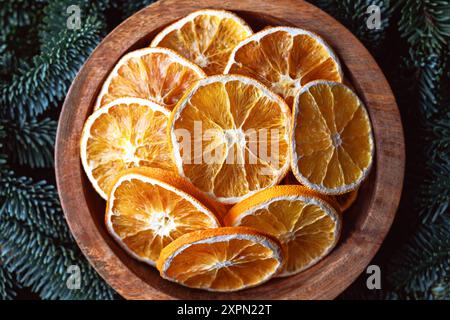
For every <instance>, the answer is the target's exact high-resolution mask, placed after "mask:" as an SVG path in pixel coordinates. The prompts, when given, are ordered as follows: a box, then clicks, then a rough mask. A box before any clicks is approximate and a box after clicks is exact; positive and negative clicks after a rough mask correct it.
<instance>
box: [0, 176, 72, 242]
mask: <svg viewBox="0 0 450 320" xmlns="http://www.w3.org/2000/svg"><path fill="white" fill-rule="evenodd" d="M0 176H1V181H2V184H1V185H0V219H2V218H14V219H16V220H17V221H21V222H24V223H27V224H28V225H30V226H34V227H35V228H36V229H38V230H39V232H41V233H42V234H44V235H46V236H48V237H53V238H58V239H59V240H60V241H61V242H63V243H72V242H73V238H72V236H71V234H70V231H69V229H68V227H67V224H66V222H65V220H64V218H63V213H62V210H61V207H60V204H59V199H58V193H57V191H56V188H55V187H54V186H53V185H50V184H48V183H46V182H45V181H39V182H34V181H33V180H32V179H30V178H27V177H16V176H15V175H14V172H12V171H9V170H2V171H0ZM0 221H1V220H0Z"/></svg>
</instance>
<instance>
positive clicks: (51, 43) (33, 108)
mask: <svg viewBox="0 0 450 320" xmlns="http://www.w3.org/2000/svg"><path fill="white" fill-rule="evenodd" d="M101 30H102V23H101V22H99V21H98V20H95V19H92V18H90V17H88V18H87V19H86V20H85V21H84V22H83V23H82V25H81V29H79V30H68V29H65V30H62V31H60V32H59V33H58V34H56V35H55V36H54V37H52V38H51V39H49V40H48V41H47V42H46V43H44V44H43V45H42V47H41V54H40V55H38V56H36V57H34V58H33V61H32V65H31V67H30V68H27V69H20V70H19V71H18V72H17V73H16V74H14V75H13V77H12V81H11V82H9V83H0V108H1V109H2V110H1V112H2V113H3V114H4V115H5V116H7V117H10V118H12V119H16V120H20V121H21V122H23V121H25V120H26V119H30V118H33V117H36V116H39V115H40V114H42V113H43V112H44V111H45V110H47V109H48V107H49V106H50V105H51V104H54V103H56V102H57V101H59V100H61V99H62V98H63V97H64V95H65V93H66V92H67V89H68V88H69V85H70V83H71V81H72V79H73V78H74V77H75V74H76V72H77V71H78V69H79V68H80V66H81V65H82V63H83V62H84V60H85V59H86V58H87V56H88V55H89V54H90V52H91V51H92V50H93V49H94V48H95V46H96V45H97V43H98V42H99V41H100V34H101ZM24 89H25V90H26V93H27V94H24V92H23V91H24Z"/></svg>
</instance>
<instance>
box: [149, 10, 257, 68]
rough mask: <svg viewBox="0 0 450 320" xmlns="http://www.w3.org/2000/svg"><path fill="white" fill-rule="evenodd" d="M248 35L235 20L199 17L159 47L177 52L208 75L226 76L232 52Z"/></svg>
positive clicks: (168, 37) (162, 42) (166, 39)
mask: <svg viewBox="0 0 450 320" xmlns="http://www.w3.org/2000/svg"><path fill="white" fill-rule="evenodd" d="M249 35H250V32H249V30H248V29H246V28H244V27H243V26H242V25H241V24H240V23H239V22H238V21H236V20H233V19H230V18H222V17H218V16H211V15H199V16H197V17H195V18H194V19H193V20H191V21H188V22H187V23H185V24H184V25H183V27H181V28H180V29H177V30H174V31H172V32H170V33H169V34H167V35H166V36H165V37H164V38H163V39H162V41H160V42H159V43H158V44H157V45H158V47H165V48H169V49H172V50H174V51H176V52H178V53H179V54H181V55H182V56H183V57H185V58H187V59H188V60H190V61H193V62H194V63H195V64H197V65H198V66H200V67H201V68H202V69H203V70H204V71H205V73H206V74H207V75H214V74H221V73H223V70H224V68H225V65H226V64H227V61H228V57H229V56H230V53H231V51H232V50H233V48H234V47H235V46H236V45H237V44H238V43H239V42H240V41H241V40H243V39H245V38H247V37H248V36H249Z"/></svg>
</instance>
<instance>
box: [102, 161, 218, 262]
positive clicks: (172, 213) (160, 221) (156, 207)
mask: <svg viewBox="0 0 450 320" xmlns="http://www.w3.org/2000/svg"><path fill="white" fill-rule="evenodd" d="M208 204H209V203H208V200H207V199H205V198H204V196H203V195H202V193H201V192H200V191H198V190H197V189H196V188H195V187H194V186H192V185H191V184H189V183H187V182H186V181H185V180H183V179H181V178H179V177H178V176H176V175H175V174H173V173H171V172H167V171H164V170H161V169H149V168H132V169H129V170H127V171H125V172H123V173H122V174H121V175H120V176H119V177H118V178H117V179H116V181H115V183H114V186H113V188H112V191H111V195H110V197H109V198H108V203H107V208H106V216H105V221H106V226H107V229H108V231H109V233H110V234H111V235H112V236H113V238H114V239H115V240H116V241H117V242H118V243H119V245H120V246H121V247H122V248H123V249H125V251H126V252H127V253H129V254H130V255H131V256H133V257H134V258H136V259H138V260H140V261H143V262H145V263H148V264H150V265H152V266H154V265H155V264H156V261H157V260H158V258H159V254H160V252H161V250H162V249H163V248H164V247H165V246H166V245H168V244H169V243H170V242H172V241H173V240H175V239H177V238H179V237H180V236H182V235H183V234H186V233H189V232H193V231H197V230H204V229H208V228H217V227H219V226H220V223H219V222H218V221H217V219H216V217H215V215H214V213H213V211H212V209H213V207H211V206H209V205H208Z"/></svg>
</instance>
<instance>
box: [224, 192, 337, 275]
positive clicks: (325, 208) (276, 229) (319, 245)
mask: <svg viewBox="0 0 450 320" xmlns="http://www.w3.org/2000/svg"><path fill="white" fill-rule="evenodd" d="M332 202H333V200H331V199H330V198H327V197H326V196H321V195H319V194H318V193H315V192H313V191H311V190H308V189H307V188H305V187H302V186H276V187H272V188H269V189H266V190H263V191H261V192H258V193H257V194H255V195H253V196H251V197H250V198H247V199H245V200H244V201H242V202H240V203H238V204H236V205H235V206H234V207H233V208H231V210H230V211H229V212H228V214H227V216H226V217H225V219H224V221H225V224H226V225H229V226H244V227H251V228H255V229H257V230H261V231H264V232H267V233H270V234H272V235H273V236H275V237H277V238H278V239H279V240H280V242H281V243H282V244H284V245H285V246H286V248H287V251H288V255H287V257H288V258H287V262H286V264H285V266H284V268H283V270H282V272H281V273H280V274H279V276H289V275H292V274H295V273H298V272H300V271H303V270H305V269H306V268H308V267H310V266H312V265H313V264H315V263H316V262H318V261H319V260H320V259H321V258H323V257H324V256H325V255H327V254H328V253H329V252H330V251H331V250H332V249H333V248H334V246H335V245H336V242H337V241H338V239H339V234H340V230H341V218H340V216H339V214H338V213H337V211H336V210H335V209H334V208H333V206H332V205H330V203H332Z"/></svg>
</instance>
